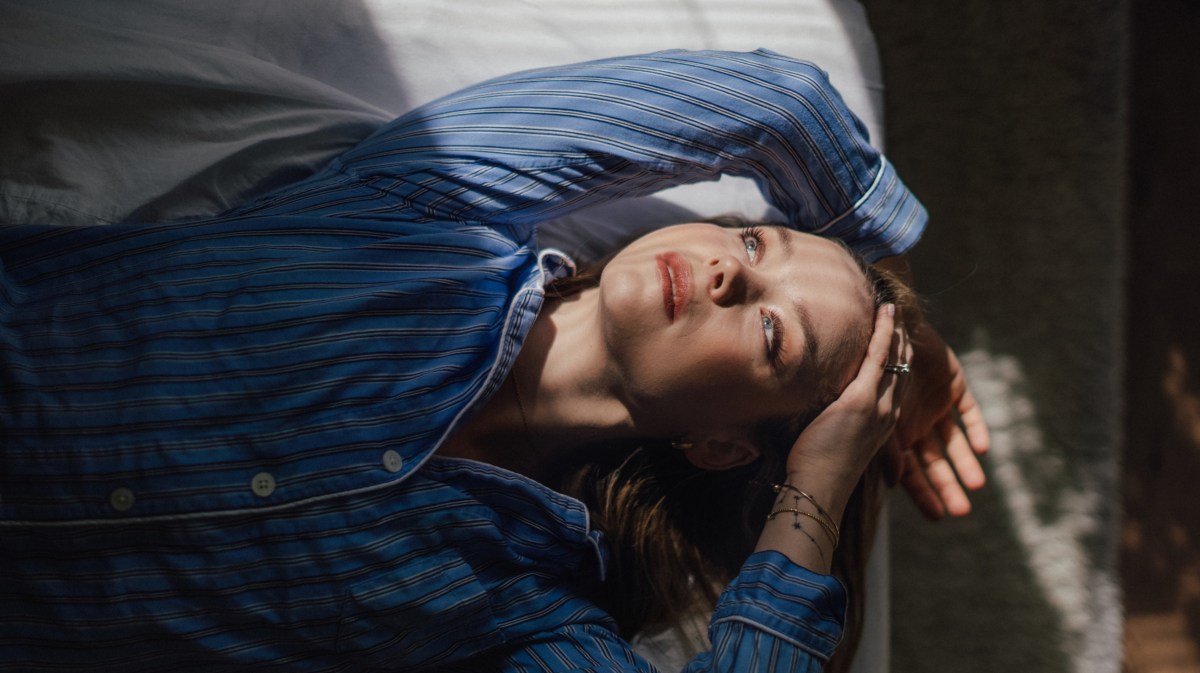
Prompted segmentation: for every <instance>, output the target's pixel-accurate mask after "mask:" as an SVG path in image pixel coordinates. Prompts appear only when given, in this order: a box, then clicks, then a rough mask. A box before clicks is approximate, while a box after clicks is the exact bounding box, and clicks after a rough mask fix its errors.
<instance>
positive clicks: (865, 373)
mask: <svg viewBox="0 0 1200 673" xmlns="http://www.w3.org/2000/svg"><path fill="white" fill-rule="evenodd" d="M894 312H895V307H894V306H892V305H890V304H888V305H886V306H883V307H881V308H880V309H879V311H878V313H877V314H876V317H875V331H874V333H873V334H872V336H871V341H870V343H869V344H868V346H867V354H866V357H865V358H863V362H862V365H861V366H860V367H859V371H858V375H857V376H855V378H854V380H853V381H851V382H850V385H848V386H847V387H846V389H845V390H844V391H842V394H841V395H840V396H839V397H838V399H837V400H835V401H834V402H833V404H831V405H829V407H827V408H826V409H825V411H823V412H821V414H820V415H819V416H817V418H816V419H815V420H814V421H813V422H812V423H810V424H809V426H808V427H807V428H805V429H804V432H802V433H801V434H800V437H799V438H798V439H797V440H796V443H795V444H794V445H793V446H792V450H791V453H790V454H788V461H787V471H788V477H789V483H792V484H796V483H797V482H804V483H805V484H806V485H808V486H810V488H811V490H813V491H821V492H823V493H825V494H826V497H828V498H829V502H828V504H825V503H822V504H823V505H825V506H826V508H827V509H830V511H831V513H832V512H833V511H834V510H836V511H837V514H836V515H835V516H836V517H838V518H840V513H841V510H842V508H843V507H844V506H845V502H846V500H847V499H849V497H850V494H851V493H852V492H853V490H854V487H855V485H856V484H857V483H858V480H859V478H860V477H861V476H862V473H863V471H864V470H866V467H867V464H868V463H870V462H871V459H872V458H874V456H875V454H876V452H877V451H878V450H879V448H880V447H881V446H883V444H884V442H886V441H887V440H888V438H889V437H890V436H891V435H892V432H893V430H894V428H895V425H896V420H897V417H898V414H899V405H898V396H897V391H898V389H899V388H900V387H901V386H902V385H903V384H904V380H903V376H904V375H902V374H896V373H892V372H888V371H885V370H884V365H885V364H887V363H888V361H889V357H893V358H895V359H896V360H898V361H906V360H905V356H906V355H907V353H906V351H907V350H908V345H907V343H906V340H905V339H904V337H903V334H902V333H901V330H898V329H897V328H896V325H895V315H894Z"/></svg>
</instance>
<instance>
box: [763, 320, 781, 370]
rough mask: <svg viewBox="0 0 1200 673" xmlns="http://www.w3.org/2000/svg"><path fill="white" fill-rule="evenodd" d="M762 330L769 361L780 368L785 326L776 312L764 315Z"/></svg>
mask: <svg viewBox="0 0 1200 673" xmlns="http://www.w3.org/2000/svg"><path fill="white" fill-rule="evenodd" d="M762 329H763V338H764V340H765V341H766V349H767V361H768V362H770V363H771V365H773V366H774V367H777V368H778V367H780V366H781V363H782V362H783V324H782V323H781V322H780V321H779V316H778V315H777V314H776V313H775V312H774V311H770V312H768V313H764V314H763V316H762Z"/></svg>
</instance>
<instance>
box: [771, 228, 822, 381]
mask: <svg viewBox="0 0 1200 673" xmlns="http://www.w3.org/2000/svg"><path fill="white" fill-rule="evenodd" d="M775 233H776V234H777V235H778V237H779V247H781V248H783V254H784V256H785V257H791V256H792V239H793V236H792V230H791V229H788V228H787V227H775ZM792 308H793V309H794V310H795V311H796V317H797V318H798V319H799V321H800V329H802V330H804V342H805V343H804V347H805V349H807V350H808V356H809V358H811V359H812V361H813V362H816V361H817V331H816V330H815V329H813V320H812V314H811V313H809V312H808V308H807V307H806V306H805V305H804V304H803V303H801V302H800V301H799V300H796V301H793V302H792Z"/></svg>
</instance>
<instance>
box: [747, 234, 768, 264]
mask: <svg viewBox="0 0 1200 673" xmlns="http://www.w3.org/2000/svg"><path fill="white" fill-rule="evenodd" d="M751 241H753V242H754V252H753V253H751V252H750V242H751ZM742 244H743V245H745V246H746V257H747V258H749V260H750V263H751V264H754V263H756V262H757V261H758V258H759V257H761V256H762V254H763V250H766V249H767V242H766V240H765V239H764V238H763V230H762V229H761V228H760V227H746V228H745V229H742Z"/></svg>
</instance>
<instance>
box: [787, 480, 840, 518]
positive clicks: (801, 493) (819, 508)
mask: <svg viewBox="0 0 1200 673" xmlns="http://www.w3.org/2000/svg"><path fill="white" fill-rule="evenodd" d="M771 488H773V489H775V492H776V493H780V492H782V491H783V489H785V488H786V489H788V490H789V491H793V492H795V493H796V494H798V495H799V496H800V497H801V498H804V499H805V500H807V501H809V502H811V503H812V504H813V507H816V508H817V512H819V513H820V514H821V515H822V516H824V517H826V518H827V519H829V522H830V523H833V517H832V516H829V512H826V511H825V508H824V507H822V506H821V503H819V502H817V499H816V498H814V497H812V496H811V495H809V494H807V493H805V492H804V491H801V490H800V489H798V488H796V487H795V486H792V485H791V484H787V483H783V484H772V485H771ZM834 527H835V528H836V527H837V524H834Z"/></svg>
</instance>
